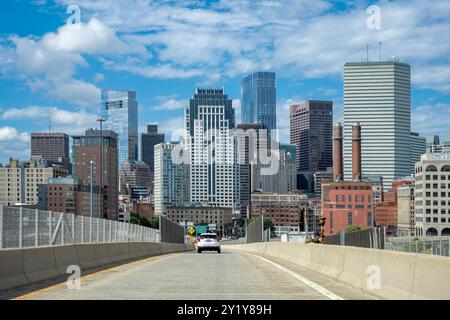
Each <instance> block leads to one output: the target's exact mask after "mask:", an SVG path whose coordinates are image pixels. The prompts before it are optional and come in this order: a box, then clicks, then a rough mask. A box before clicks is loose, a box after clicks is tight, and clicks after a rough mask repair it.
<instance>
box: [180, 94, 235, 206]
mask: <svg viewBox="0 0 450 320" xmlns="http://www.w3.org/2000/svg"><path fill="white" fill-rule="evenodd" d="M185 123H186V129H187V130H186V139H185V140H186V142H187V146H188V150H189V154H190V156H191V166H190V170H191V171H190V179H191V187H190V189H191V202H193V203H195V204H202V205H204V206H211V207H227V208H236V209H239V172H238V165H237V162H236V145H235V143H234V135H233V132H232V130H233V129H234V125H235V118H234V109H233V106H232V101H231V100H230V99H228V96H227V95H226V94H224V91H223V89H197V91H196V92H195V94H194V96H193V97H192V99H190V101H189V106H188V107H187V108H186V110H185Z"/></svg>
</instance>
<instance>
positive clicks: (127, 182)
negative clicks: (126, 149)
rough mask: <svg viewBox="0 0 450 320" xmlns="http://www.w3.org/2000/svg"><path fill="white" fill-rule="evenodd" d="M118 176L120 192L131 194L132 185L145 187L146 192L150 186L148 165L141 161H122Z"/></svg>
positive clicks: (150, 178)
mask: <svg viewBox="0 0 450 320" xmlns="http://www.w3.org/2000/svg"><path fill="white" fill-rule="evenodd" d="M119 178H120V179H119V180H120V194H127V195H131V194H132V190H133V188H134V187H140V188H143V189H146V190H147V193H148V191H150V189H151V187H152V177H151V172H150V167H149V166H148V164H146V163H145V162H143V161H129V160H125V161H124V162H122V166H121V167H120V170H119ZM146 196H148V195H146Z"/></svg>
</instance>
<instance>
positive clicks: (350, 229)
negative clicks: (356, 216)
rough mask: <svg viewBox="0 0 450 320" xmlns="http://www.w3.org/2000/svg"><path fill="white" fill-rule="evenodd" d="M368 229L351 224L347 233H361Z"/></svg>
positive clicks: (346, 230)
mask: <svg viewBox="0 0 450 320" xmlns="http://www.w3.org/2000/svg"><path fill="white" fill-rule="evenodd" d="M365 229H366V228H364V227H362V226H359V225H356V224H351V225H349V226H348V227H347V229H345V232H355V231H361V230H365Z"/></svg>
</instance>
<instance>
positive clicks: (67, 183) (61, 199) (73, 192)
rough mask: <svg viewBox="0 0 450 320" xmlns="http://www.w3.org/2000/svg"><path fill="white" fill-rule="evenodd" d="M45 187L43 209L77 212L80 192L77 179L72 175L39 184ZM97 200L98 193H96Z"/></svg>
mask: <svg viewBox="0 0 450 320" xmlns="http://www.w3.org/2000/svg"><path fill="white" fill-rule="evenodd" d="M40 187H42V188H46V192H47V206H46V208H45V210H48V211H52V212H64V213H72V214H79V213H81V212H80V211H79V207H80V205H81V193H80V192H79V188H78V181H77V179H76V178H74V177H64V178H53V179H49V181H48V184H47V185H42V186H40ZM97 200H98V195H97Z"/></svg>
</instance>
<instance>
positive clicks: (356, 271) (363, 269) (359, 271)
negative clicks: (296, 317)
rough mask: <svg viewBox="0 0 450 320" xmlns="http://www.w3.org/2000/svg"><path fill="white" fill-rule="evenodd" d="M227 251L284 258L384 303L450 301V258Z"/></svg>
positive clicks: (301, 249)
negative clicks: (426, 300)
mask: <svg viewBox="0 0 450 320" xmlns="http://www.w3.org/2000/svg"><path fill="white" fill-rule="evenodd" d="M226 247H227V248H234V249H237V250H241V251H244V252H249V253H255V254H259V255H264V256H268V257H274V258H280V259H283V260H286V261H289V262H291V263H294V264H297V265H300V266H303V267H306V268H308V269H310V270H314V271H316V272H318V273H320V274H323V275H326V276H329V277H331V278H333V279H336V280H337V281H340V282H343V283H347V284H349V285H351V286H353V287H356V288H359V289H360V290H362V291H365V292H367V293H369V294H372V295H375V296H378V297H379V298H383V299H393V300H404V299H434V300H448V299H450V258H449V257H441V256H433V255H425V254H415V253H405V252H397V251H388V250H378V249H366V248H357V247H346V246H331V245H320V244H299V243H282V242H268V243H252V244H244V245H229V246H226Z"/></svg>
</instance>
